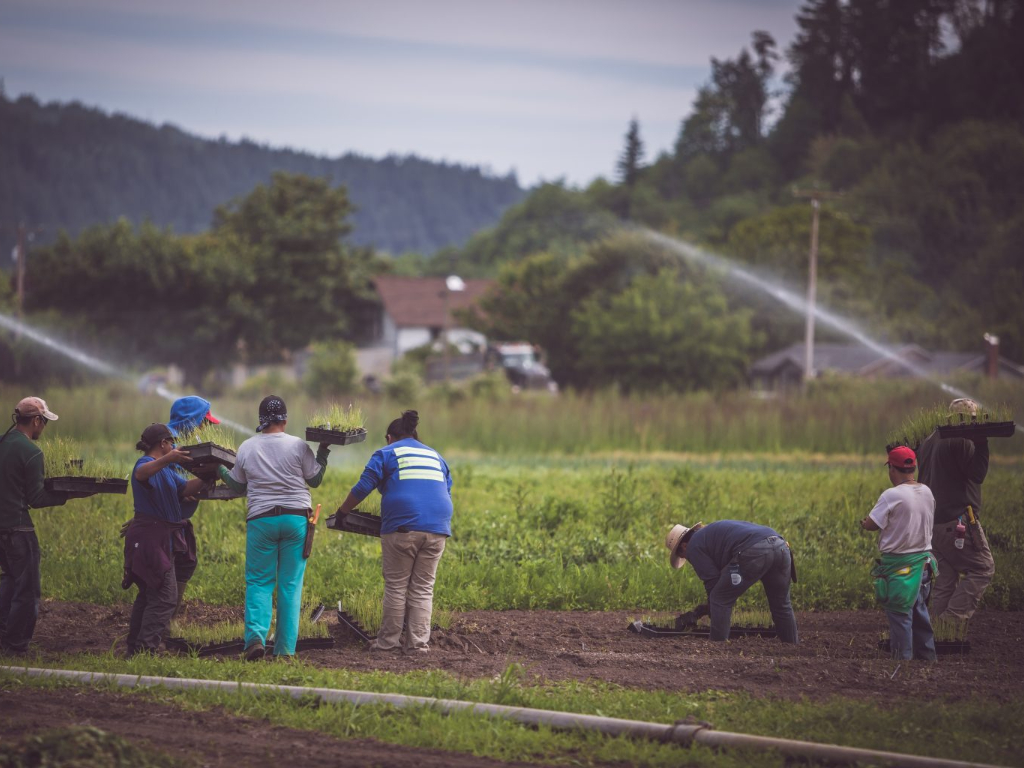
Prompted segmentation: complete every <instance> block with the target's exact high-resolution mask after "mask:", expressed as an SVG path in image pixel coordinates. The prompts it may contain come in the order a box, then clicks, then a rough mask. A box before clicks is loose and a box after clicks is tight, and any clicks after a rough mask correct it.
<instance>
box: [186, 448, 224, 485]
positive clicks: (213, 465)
mask: <svg viewBox="0 0 1024 768" xmlns="http://www.w3.org/2000/svg"><path fill="white" fill-rule="evenodd" d="M178 450H181V451H184V452H186V453H188V455H189V458H191V459H192V461H191V462H189V463H187V464H182V465H181V466H182V467H184V468H185V469H187V470H188V471H189V472H191V473H192V474H193V475H195V476H196V477H201V478H203V479H207V478H210V477H216V476H217V467H227V468H228V469H231V468H232V467H233V466H235V458H236V456H235V452H234V451H231V450H228V449H227V448H222V447H221V446H219V445H216V444H215V443H199V444H198V445H183V446H180V447H179V449H178Z"/></svg>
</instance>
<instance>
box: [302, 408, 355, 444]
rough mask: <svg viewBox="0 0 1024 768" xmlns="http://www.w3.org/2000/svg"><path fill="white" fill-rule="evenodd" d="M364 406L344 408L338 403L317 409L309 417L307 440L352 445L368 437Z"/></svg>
mask: <svg viewBox="0 0 1024 768" xmlns="http://www.w3.org/2000/svg"><path fill="white" fill-rule="evenodd" d="M364 421H365V419H364V418H363V410H362V408H356V407H355V406H353V405H349V407H348V408H347V409H346V408H343V407H341V406H340V405H337V404H331V405H330V406H329V407H327V408H324V409H322V410H319V411H316V412H315V413H314V414H313V415H312V416H310V417H309V422H308V423H309V425H310V426H308V427H306V442H309V443H328V444H329V445H351V444H352V443H361V442H363V441H364V440H365V439H366V427H364V426H363V423H364Z"/></svg>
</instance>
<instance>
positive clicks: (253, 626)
mask: <svg viewBox="0 0 1024 768" xmlns="http://www.w3.org/2000/svg"><path fill="white" fill-rule="evenodd" d="M287 426H288V410H287V408H286V407H285V404H284V400H283V399H282V398H280V397H278V396H277V395H268V396H267V397H265V398H263V402H261V403H260V424H259V426H258V427H257V428H256V432H257V433H258V434H256V435H255V436H253V437H250V438H249V439H248V440H246V441H245V442H244V443H242V444H241V445H240V446H239V447H238V456H236V457H235V466H234V467H233V468H232V469H231V471H230V472H229V471H228V470H226V469H225V468H224V467H221V468H220V471H219V474H220V477H221V479H222V480H223V481H224V482H225V483H226V484H227V485H228V487H230V488H232V489H234V490H235V491H237V492H238V493H244V494H245V495H246V497H247V505H246V506H247V515H246V518H245V522H246V526H245V658H246V659H248V660H249V661H256V660H257V659H262V658H263V655H264V653H265V651H266V648H265V644H266V642H267V633H268V632H269V631H270V619H271V608H272V606H273V601H274V589H275V587H276V589H277V629H276V631H275V639H274V656H275V657H278V658H280V657H282V656H293V655H294V654H295V642H296V640H297V639H298V636H299V611H300V608H301V603H302V579H303V576H304V575H305V572H306V560H305V558H304V557H303V545H304V544H305V541H306V534H307V521H308V520H309V514H310V512H311V509H310V506H311V501H312V500H311V498H310V493H309V488H316V487H317V486H318V485H320V482H321V481H322V480H323V477H324V472H325V471H326V469H327V456H328V453H329V452H330V447H329V446H328V445H326V444H321V445H320V449H319V450H318V451H317V454H316V456H314V455H313V451H312V450H311V449H310V447H309V446H308V445H307V444H306V442H305V441H304V440H302V439H300V438H298V437H294V436H292V435H289V434H287V433H286V432H285V431H284V430H285V427H287ZM307 486H309V487H308V488H307Z"/></svg>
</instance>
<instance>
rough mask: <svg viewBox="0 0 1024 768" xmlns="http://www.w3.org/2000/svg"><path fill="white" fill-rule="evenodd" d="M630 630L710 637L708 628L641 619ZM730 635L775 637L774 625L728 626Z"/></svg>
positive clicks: (643, 633)
mask: <svg viewBox="0 0 1024 768" xmlns="http://www.w3.org/2000/svg"><path fill="white" fill-rule="evenodd" d="M626 629H628V630H629V631H630V632H635V633H636V634H638V635H640V636H641V637H702V638H705V639H707V638H709V637H711V630H710V629H672V628H670V627H659V626H657V625H654V624H645V623H644V622H642V621H634V622H631V623H630V624H629V626H628V627H626ZM729 634H730V635H731V636H734V637H735V636H744V635H752V636H756V637H775V636H776V632H775V628H774V627H730V628H729Z"/></svg>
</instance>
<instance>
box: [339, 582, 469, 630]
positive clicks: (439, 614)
mask: <svg viewBox="0 0 1024 768" xmlns="http://www.w3.org/2000/svg"><path fill="white" fill-rule="evenodd" d="M344 602H345V605H347V606H348V607H347V608H345V607H343V606H342V601H341V600H339V601H338V624H339V625H341V628H342V629H344V630H345V631H346V632H348V633H349V634H350V635H351V636H352V637H354V638H356V639H357V640H362V641H363V642H364V643H371V642H373V640H374V638H375V637H376V636H377V632H378V631H379V630H380V624H381V621H382V620H383V619H384V587H383V585H381V586H380V587H379V588H378V589H373V588H369V589H361V590H359V591H358V592H355V593H352V594H349V595H347V596H346V597H345V601H344ZM454 621H455V614H454V613H453V612H452V611H450V610H447V609H444V608H436V607H435V608H434V612H433V615H432V616H431V624H430V629H431V631H433V632H436V631H439V630H445V629H450V628H451V626H452V623H453V622H454Z"/></svg>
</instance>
